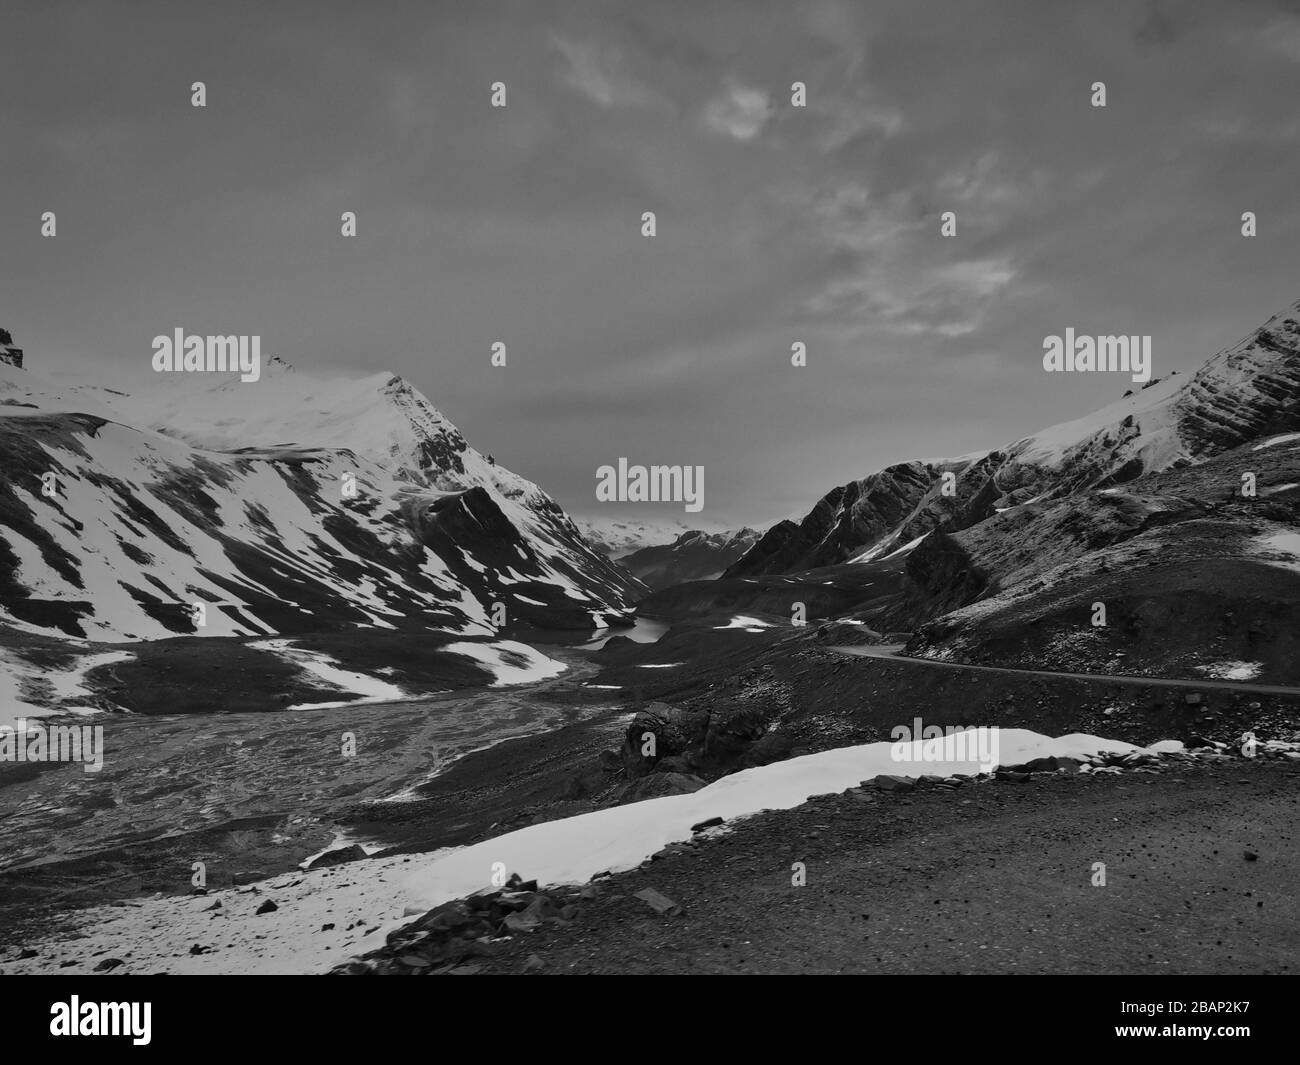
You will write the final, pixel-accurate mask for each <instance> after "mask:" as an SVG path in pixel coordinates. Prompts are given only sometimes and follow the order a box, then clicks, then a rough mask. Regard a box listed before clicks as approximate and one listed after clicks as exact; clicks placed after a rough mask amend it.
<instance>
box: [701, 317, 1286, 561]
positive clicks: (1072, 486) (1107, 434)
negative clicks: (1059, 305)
mask: <svg viewBox="0 0 1300 1065" xmlns="http://www.w3.org/2000/svg"><path fill="white" fill-rule="evenodd" d="M1298 317H1300V303H1297V304H1296V305H1295V306H1293V307H1291V308H1289V309H1288V310H1286V311H1284V312H1282V313H1281V314H1278V315H1276V316H1274V317H1273V318H1271V319H1269V320H1268V321H1267V322H1266V323H1265V324H1264V325H1263V326H1262V327H1261V328H1259V329H1256V330H1254V331H1253V332H1252V333H1251V334H1250V335H1249V336H1247V337H1245V338H1244V339H1243V340H1241V341H1240V342H1238V343H1237V344H1235V345H1233V346H1232V347H1230V348H1228V349H1226V350H1224V351H1222V352H1220V353H1219V354H1217V355H1215V356H1214V357H1213V358H1212V359H1210V360H1209V361H1208V362H1207V363H1206V364H1205V365H1204V366H1203V367H1202V368H1201V369H1200V370H1199V371H1198V372H1197V373H1196V374H1194V375H1192V376H1190V377H1188V376H1186V375H1179V374H1173V375H1171V376H1169V377H1167V378H1164V379H1158V380H1153V381H1152V382H1151V383H1150V384H1148V385H1147V386H1144V387H1143V388H1142V389H1140V390H1138V391H1136V392H1132V393H1131V394H1129V395H1126V396H1125V397H1124V398H1123V399H1121V400H1119V401H1118V402H1117V403H1114V404H1111V405H1110V406H1108V407H1105V408H1103V409H1102V410H1100V411H1098V412H1096V413H1095V414H1093V415H1090V416H1088V417H1086V418H1081V419H1079V420H1077V421H1073V422H1068V423H1065V424H1062V425H1057V426H1054V427H1052V428H1050V429H1046V430H1044V431H1043V432H1041V433H1037V434H1035V435H1033V436H1029V437H1025V438H1023V439H1020V440H1016V441H1014V442H1012V443H1010V444H1008V445H1007V446H1006V447H1003V448H999V449H997V450H993V451H988V452H980V453H976V454H973V455H966V456H963V457H961V458H957V459H951V460H940V461H929V462H923V461H916V462H906V463H898V464H896V465H893V466H889V467H887V468H886V469H883V470H880V471H878V472H877V473H874V474H871V475H870V476H868V477H865V478H863V479H861V480H858V481H851V482H849V483H848V484H846V485H842V486H840V487H838V488H835V489H832V490H831V491H830V492H828V493H827V494H826V495H825V496H823V497H822V499H821V500H819V501H818V503H817V504H816V505H815V506H814V507H813V509H812V510H811V511H810V512H809V513H808V515H807V516H806V517H805V518H804V519H803V520H802V521H801V522H799V523H795V522H793V521H783V522H780V523H779V524H777V525H775V526H773V527H772V528H771V529H769V530H768V531H767V532H766V533H765V534H764V536H763V537H762V539H760V540H759V542H758V543H757V544H756V545H755V546H754V548H753V549H752V550H751V551H749V552H748V553H747V554H746V555H745V556H744V557H743V558H741V559H740V560H739V561H738V562H736V563H735V564H734V565H733V566H731V567H730V568H729V569H728V570H727V572H726V576H728V577H750V576H755V575H760V574H770V573H794V572H799V571H802V570H807V569H811V568H813V567H816V566H826V565H833V564H835V563H839V562H848V561H855V560H869V559H872V558H879V557H881V556H883V555H885V554H887V553H889V552H890V551H893V550H895V549H898V548H900V547H903V546H905V545H908V544H911V543H913V542H914V541H916V539H917V538H918V537H920V536H923V535H924V534H926V533H928V532H930V531H931V530H933V529H944V530H947V531H950V532H954V531H957V530H961V529H965V528H969V527H971V526H973V525H976V524H978V523H979V522H982V521H984V520H986V519H988V518H991V517H993V516H994V515H995V514H997V513H999V512H1000V511H1003V510H1006V509H1008V508H1011V507H1014V506H1017V505H1020V504H1023V503H1026V502H1028V501H1030V500H1034V501H1044V500H1053V499H1060V498H1063V497H1065V496H1069V495H1071V494H1072V493H1075V492H1078V491H1081V490H1083V489H1101V488H1106V487H1108V486H1112V485H1119V484H1124V483H1126V482H1129V481H1132V480H1134V479H1136V478H1138V477H1140V476H1142V475H1143V474H1145V473H1149V472H1152V471H1159V470H1164V469H1168V468H1171V467H1176V466H1181V465H1186V464H1189V463H1195V462H1200V461H1204V460H1205V459H1207V458H1210V457H1212V456H1214V455H1216V454H1220V453H1222V452H1224V451H1226V450H1229V449H1231V448H1233V447H1237V446H1239V445H1240V444H1243V443H1245V442H1246V441H1248V440H1253V439H1255V438H1257V437H1260V436H1261V435H1264V434H1266V433H1268V432H1271V431H1278V432H1281V431H1283V430H1285V429H1288V428H1293V427H1295V426H1297V425H1300V357H1298V352H1300V323H1298V322H1297V318H1298ZM944 474H952V477H950V478H945V477H944ZM945 480H947V482H948V486H949V491H948V493H947V494H945V491H944V482H945Z"/></svg>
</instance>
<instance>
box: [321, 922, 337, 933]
mask: <svg viewBox="0 0 1300 1065" xmlns="http://www.w3.org/2000/svg"><path fill="white" fill-rule="evenodd" d="M320 930H321V931H322V932H332V931H333V930H334V924H333V922H331V923H330V924H323V925H321V926H320Z"/></svg>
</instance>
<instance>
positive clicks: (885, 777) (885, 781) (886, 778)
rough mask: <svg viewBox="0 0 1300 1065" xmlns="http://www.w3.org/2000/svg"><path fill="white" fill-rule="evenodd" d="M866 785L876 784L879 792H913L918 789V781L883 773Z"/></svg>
mask: <svg viewBox="0 0 1300 1065" xmlns="http://www.w3.org/2000/svg"><path fill="white" fill-rule="evenodd" d="M864 783H867V784H874V785H875V786H876V788H877V790H879V791H911V790H913V789H914V788H915V787H916V781H915V780H913V779H912V778H911V777H897V776H892V775H890V774H888V773H882V774H881V775H880V776H878V777H873V778H872V779H871V780H869V781H864Z"/></svg>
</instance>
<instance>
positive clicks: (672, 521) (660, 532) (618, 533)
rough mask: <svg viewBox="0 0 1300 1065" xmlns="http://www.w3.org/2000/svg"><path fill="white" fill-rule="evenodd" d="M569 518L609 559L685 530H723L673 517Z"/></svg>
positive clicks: (654, 544)
mask: <svg viewBox="0 0 1300 1065" xmlns="http://www.w3.org/2000/svg"><path fill="white" fill-rule="evenodd" d="M573 520H574V523H575V524H576V525H577V526H578V528H579V529H581V530H582V534H583V536H585V537H586V538H587V541H588V542H589V543H590V544H591V546H592V547H594V548H595V549H596V550H597V551H599V552H600V553H601V554H602V555H605V556H607V557H608V558H612V559H622V558H624V557H625V556H627V555H630V554H632V553H633V552H634V551H640V550H641V549H642V548H645V547H661V546H663V545H666V544H671V543H673V541H675V540H677V539H678V538H679V537H681V536H683V535H685V534H686V533H697V532H705V533H708V534H710V535H712V534H716V533H722V532H725V531H726V530H725V529H724V528H723V527H722V526H721V525H710V524H708V523H701V522H696V523H695V525H694V526H691V525H687V524H686V523H685V522H683V521H681V520H680V519H677V518H647V519H636V520H634V519H631V518H613V517H611V518H605V517H596V518H591V517H575V518H574V519H573Z"/></svg>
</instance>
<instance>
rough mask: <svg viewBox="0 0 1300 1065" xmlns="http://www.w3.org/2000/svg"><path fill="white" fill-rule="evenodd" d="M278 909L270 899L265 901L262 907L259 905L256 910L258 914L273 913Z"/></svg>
mask: <svg viewBox="0 0 1300 1065" xmlns="http://www.w3.org/2000/svg"><path fill="white" fill-rule="evenodd" d="M279 908H280V907H279V906H277V905H276V904H275V903H274V902H272V901H271V900H270V899H267V900H266V901H265V902H264V903H262V905H260V906H259V907H258V908H257V912H258V913H275V911H276V910H278V909H279Z"/></svg>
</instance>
